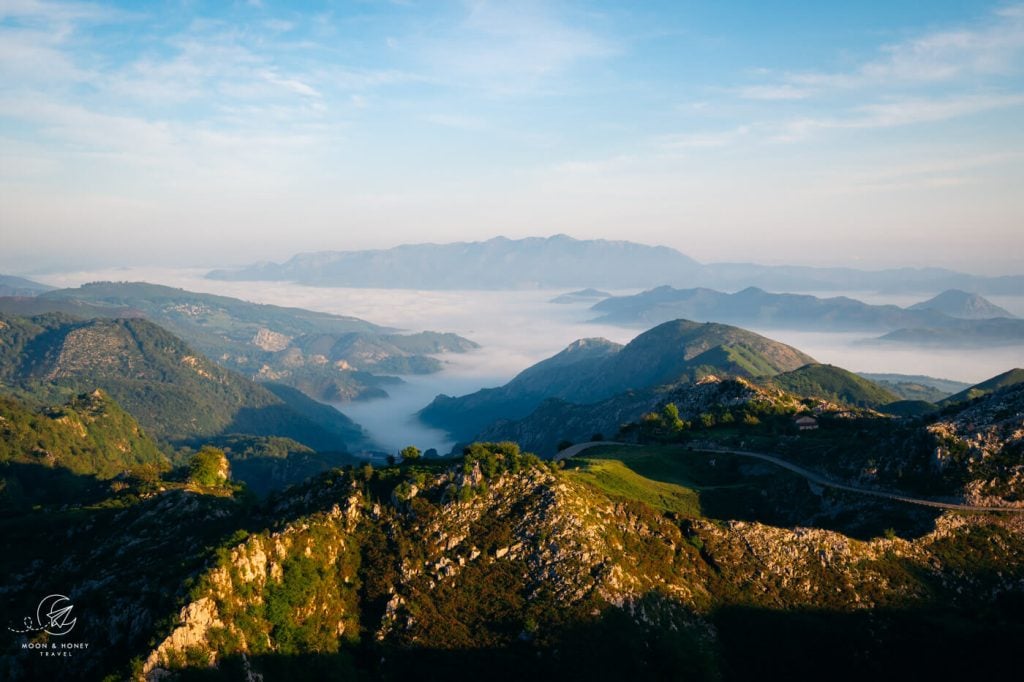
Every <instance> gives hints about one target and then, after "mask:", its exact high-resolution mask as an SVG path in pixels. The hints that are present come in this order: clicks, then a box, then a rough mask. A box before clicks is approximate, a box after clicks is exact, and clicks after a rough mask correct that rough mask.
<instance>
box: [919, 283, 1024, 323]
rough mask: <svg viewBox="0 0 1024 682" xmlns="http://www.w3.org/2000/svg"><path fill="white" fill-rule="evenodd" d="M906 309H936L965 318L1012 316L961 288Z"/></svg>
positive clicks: (980, 318)
mask: <svg viewBox="0 0 1024 682" xmlns="http://www.w3.org/2000/svg"><path fill="white" fill-rule="evenodd" d="M908 310H936V311H938V312H940V313H944V314H946V315H949V316H951V317H959V318H963V319H967V320H985V319H990V318H993V317H1014V315H1013V314H1012V313H1010V312H1009V311H1008V310H1006V309H1005V308H1001V307H999V306H997V305H996V304H994V303H992V302H991V301H989V300H988V299H986V298H985V297H983V296H979V295H978V294H974V293H971V292H969V291H963V290H961V289H947V290H946V291H943V292H942V293H941V294H939V295H938V296H935V297H933V298H930V299H928V300H927V301H921V302H920V303H915V304H914V305H912V306H910V307H909V308H908Z"/></svg>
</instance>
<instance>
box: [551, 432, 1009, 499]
mask: <svg viewBox="0 0 1024 682" xmlns="http://www.w3.org/2000/svg"><path fill="white" fill-rule="evenodd" d="M598 445H615V446H626V447H637V446H636V444H635V443H617V442H614V441H592V442H589V443H579V444H577V445H572V446H570V447H567V448H566V449H564V450H562V451H561V452H559V453H558V454H557V455H555V460H556V461H557V460H560V459H567V458H569V457H575V456H576V455H578V454H579V453H581V452H583V451H584V450H589V449H590V448H593V447H597V446H598ZM678 447H680V448H682V447H683V446H681V445H680V446H678ZM694 452H709V453H714V452H723V453H726V454H730V455H738V456H740V457H750V458H752V459H759V460H761V461H763V462H768V463H770V464H774V465H775V466H779V467H782V468H783V469H786V470H788V471H792V472H793V473H794V474H797V475H798V476H802V477H804V478H806V479H807V480H808V481H810V482H811V483H814V484H817V485H820V486H825V487H827V488H835V489H836V490H845V491H847V492H851V493H857V494H859V495H870V496H872V497H881V498H883V499H886V500H894V501H896V502H906V503H908V504H918V505H921V506H924V507H933V508H935V509H952V510H955V511H963V512H982V513H989V512H1010V513H1015V514H1024V507H976V506H974V505H970V504H957V503H956V502H939V501H938V500H927V499H924V498H920V497H910V496H908V495H900V494H899V493H887V492H884V491H881V490H872V489H870V488H858V487H857V486H852V485H846V484H845V483H838V482H836V481H833V480H831V479H828V478H825V477H824V476H822V475H821V474H818V473H815V472H813V471H810V470H809V469H804V468H803V467H800V466H797V465H796V464H790V463H789V462H787V461H786V460H784V459H781V458H779V457H776V456H774V455H766V454H764V453H762V452H748V451H746V450H729V449H726V448H707V447H705V448H700V450H694Z"/></svg>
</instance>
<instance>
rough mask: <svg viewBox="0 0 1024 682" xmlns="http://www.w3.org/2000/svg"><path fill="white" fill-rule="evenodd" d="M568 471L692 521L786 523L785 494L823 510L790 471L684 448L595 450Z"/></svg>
mask: <svg viewBox="0 0 1024 682" xmlns="http://www.w3.org/2000/svg"><path fill="white" fill-rule="evenodd" d="M566 470H567V472H568V473H569V475H570V476H572V477H574V478H576V479H577V480H580V481H583V482H586V483H589V484H591V485H594V486H596V487H597V488H599V489H601V490H602V491H604V492H605V493H608V494H609V495H611V496H613V497H620V498H623V499H628V500H635V501H637V502H643V503H644V504H647V505H649V506H651V507H654V508H655V509H660V510H662V511H668V512H675V513H678V514H681V515H684V516H689V517H700V516H707V517H712V518H720V519H729V518H740V519H744V518H747V519H761V520H766V521H783V519H782V518H775V517H776V514H774V513H773V512H774V508H775V507H776V504H774V503H777V500H775V499H772V498H775V497H776V496H777V495H778V494H783V491H785V492H784V494H786V495H788V496H789V497H790V499H791V500H792V501H793V502H794V503H796V504H797V506H801V507H803V506H805V505H807V506H810V507H816V506H817V501H816V500H815V499H814V498H813V495H812V494H811V492H810V490H809V488H808V487H807V485H806V483H805V482H804V481H803V480H802V479H800V478H799V477H797V476H794V475H793V474H790V473H789V472H786V471H785V470H782V469H778V468H776V467H772V466H771V465H768V464H760V463H756V462H751V461H749V460H744V459H743V458H739V457H735V456H732V455H728V454H724V453H707V452H694V451H690V450H687V449H685V448H683V447H679V446H644V447H628V446H626V447H623V446H613V445H609V446H602V447H598V448H592V449H590V450H586V451H585V452H584V453H583V454H581V455H580V456H579V457H576V458H573V459H571V460H568V461H567V462H566Z"/></svg>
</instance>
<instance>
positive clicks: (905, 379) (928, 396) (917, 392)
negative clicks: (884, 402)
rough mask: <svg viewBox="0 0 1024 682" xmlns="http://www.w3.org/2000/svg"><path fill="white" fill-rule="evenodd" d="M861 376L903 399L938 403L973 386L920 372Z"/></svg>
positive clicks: (866, 374)
mask: <svg viewBox="0 0 1024 682" xmlns="http://www.w3.org/2000/svg"><path fill="white" fill-rule="evenodd" d="M859 374H860V376H862V377H864V378H865V379H868V380H870V381H873V382H875V383H876V384H878V385H879V386H881V387H883V388H885V389H887V390H889V391H892V392H893V393H895V394H896V395H898V396H899V397H900V399H902V400H919V401H925V402H928V403H937V402H939V401H940V400H943V399H945V398H948V397H949V396H951V395H953V394H954V393H959V392H960V391H964V390H966V389H968V388H970V387H971V385H970V384H968V383H964V382H962V381H952V380H950V379H937V378H935V377H928V376H921V375H919V374H873V373H870V372H859Z"/></svg>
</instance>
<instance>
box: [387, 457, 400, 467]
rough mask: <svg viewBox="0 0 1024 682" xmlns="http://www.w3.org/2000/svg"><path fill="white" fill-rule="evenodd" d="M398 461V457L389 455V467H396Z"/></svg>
mask: <svg viewBox="0 0 1024 682" xmlns="http://www.w3.org/2000/svg"><path fill="white" fill-rule="evenodd" d="M397 461H398V458H397V457H395V456H394V455H388V466H389V467H393V466H395V463H396V462H397Z"/></svg>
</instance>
